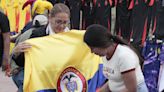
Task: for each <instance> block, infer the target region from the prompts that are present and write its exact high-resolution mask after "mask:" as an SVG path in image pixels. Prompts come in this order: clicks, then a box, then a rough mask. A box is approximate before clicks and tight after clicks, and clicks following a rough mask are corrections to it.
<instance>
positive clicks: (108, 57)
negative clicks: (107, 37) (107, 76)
mask: <svg viewBox="0 0 164 92" xmlns="http://www.w3.org/2000/svg"><path fill="white" fill-rule="evenodd" d="M116 48H117V44H116V43H114V44H112V45H111V46H110V47H109V48H108V53H107V56H106V58H107V60H110V59H111V58H112V56H113V54H114V52H115V50H116Z"/></svg>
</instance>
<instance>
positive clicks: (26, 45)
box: [14, 42, 32, 53]
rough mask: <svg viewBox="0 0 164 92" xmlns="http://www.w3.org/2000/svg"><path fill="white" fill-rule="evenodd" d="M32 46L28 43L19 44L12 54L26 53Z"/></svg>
mask: <svg viewBox="0 0 164 92" xmlns="http://www.w3.org/2000/svg"><path fill="white" fill-rule="evenodd" d="M31 47H32V45H30V44H29V43H25V42H22V43H19V44H18V45H17V46H16V47H15V48H14V52H15V53H19V52H26V51H27V49H29V48H31Z"/></svg>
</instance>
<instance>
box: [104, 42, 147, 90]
mask: <svg viewBox="0 0 164 92" xmlns="http://www.w3.org/2000/svg"><path fill="white" fill-rule="evenodd" d="M103 61H104V67H103V74H104V76H105V77H106V78H108V80H109V84H108V85H109V88H110V90H111V91H112V92H120V91H121V90H123V89H124V88H125V84H124V81H123V79H122V77H121V73H123V72H127V71H129V70H131V69H135V73H136V78H137V84H140V83H142V82H144V77H143V74H142V71H141V67H140V65H139V59H138V56H137V55H136V54H135V53H134V52H133V51H132V50H131V49H130V48H129V47H128V46H125V45H118V46H117V48H116V50H115V52H114V54H113V56H112V58H111V59H110V60H107V59H106V57H103Z"/></svg>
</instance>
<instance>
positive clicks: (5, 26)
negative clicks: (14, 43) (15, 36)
mask: <svg viewBox="0 0 164 92" xmlns="http://www.w3.org/2000/svg"><path fill="white" fill-rule="evenodd" d="M0 14H1V16H0V18H1V19H0V28H1V31H2V33H6V32H10V25H9V20H8V18H7V16H6V15H4V14H3V13H0Z"/></svg>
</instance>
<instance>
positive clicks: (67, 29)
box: [46, 23, 69, 35]
mask: <svg viewBox="0 0 164 92" xmlns="http://www.w3.org/2000/svg"><path fill="white" fill-rule="evenodd" d="M67 31H69V28H68V27H66V28H65V29H64V32H67ZM46 34H49V35H52V34H55V32H54V31H53V30H52V27H51V24H50V23H49V24H48V26H47V28H46Z"/></svg>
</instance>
